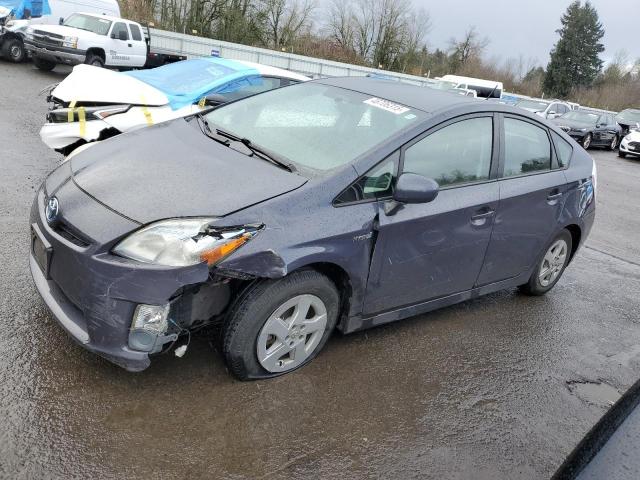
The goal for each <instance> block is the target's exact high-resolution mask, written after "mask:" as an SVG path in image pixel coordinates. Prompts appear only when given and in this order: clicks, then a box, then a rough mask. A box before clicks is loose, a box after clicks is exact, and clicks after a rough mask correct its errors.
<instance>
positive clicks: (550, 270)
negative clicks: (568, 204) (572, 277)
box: [520, 230, 573, 295]
mask: <svg viewBox="0 0 640 480" xmlns="http://www.w3.org/2000/svg"><path fill="white" fill-rule="evenodd" d="M572 242H573V241H572V237H571V234H570V233H569V231H568V230H563V231H562V232H560V233H559V234H558V236H557V237H556V238H554V239H553V241H552V242H551V243H550V244H549V246H548V247H547V249H546V250H545V254H544V256H543V257H542V260H540V262H539V263H538V266H537V267H536V269H535V270H534V272H533V273H532V274H531V277H530V278H529V281H528V282H527V283H525V284H524V285H521V286H520V290H521V291H522V292H523V293H525V294H527V295H544V294H545V293H547V292H548V291H549V290H551V289H552V288H553V287H554V285H555V284H556V283H558V280H560V277H561V276H562V274H563V272H564V270H565V268H567V264H568V263H569V258H570V257H571V248H572Z"/></svg>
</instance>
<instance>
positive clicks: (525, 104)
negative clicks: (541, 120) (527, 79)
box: [517, 100, 549, 112]
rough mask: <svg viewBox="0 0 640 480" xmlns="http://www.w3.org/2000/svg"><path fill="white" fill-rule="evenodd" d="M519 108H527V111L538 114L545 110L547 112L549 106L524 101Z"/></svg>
mask: <svg viewBox="0 0 640 480" xmlns="http://www.w3.org/2000/svg"><path fill="white" fill-rule="evenodd" d="M517 106H518V107H520V108H527V109H531V110H535V111H536V112H541V111H543V110H546V109H547V107H548V106H549V104H548V103H546V102H534V101H532V100H523V101H522V102H519V103H518V104H517Z"/></svg>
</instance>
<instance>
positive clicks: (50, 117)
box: [47, 105, 131, 123]
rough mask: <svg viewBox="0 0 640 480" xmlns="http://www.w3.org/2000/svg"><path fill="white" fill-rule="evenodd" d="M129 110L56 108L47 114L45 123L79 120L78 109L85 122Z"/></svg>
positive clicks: (121, 107) (109, 107) (125, 107)
mask: <svg viewBox="0 0 640 480" xmlns="http://www.w3.org/2000/svg"><path fill="white" fill-rule="evenodd" d="M130 108H131V105H107V106H100V107H76V108H73V109H71V108H57V109H55V110H51V111H50V112H49V113H47V121H49V122H50V123H67V122H69V121H72V122H76V121H79V120H80V109H82V110H83V111H84V116H85V119H87V120H104V119H105V118H107V117H110V116H111V115H117V114H119V113H125V112H127V111H128V110H129V109H130Z"/></svg>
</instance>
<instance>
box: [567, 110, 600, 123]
mask: <svg viewBox="0 0 640 480" xmlns="http://www.w3.org/2000/svg"><path fill="white" fill-rule="evenodd" d="M562 118H564V119H566V120H575V121H576V122H582V123H589V124H595V123H596V122H597V121H598V119H599V118H600V115H599V114H597V113H589V112H576V111H575V110H572V111H570V112H568V113H565V114H564V115H563V116H562Z"/></svg>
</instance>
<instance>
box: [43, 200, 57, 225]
mask: <svg viewBox="0 0 640 480" xmlns="http://www.w3.org/2000/svg"><path fill="white" fill-rule="evenodd" d="M58 213H60V206H59V204H58V199H57V198H56V197H51V198H50V199H49V201H48V202H47V207H46V208H45V209H44V214H45V217H47V222H49V223H54V222H55V221H56V220H57V219H58Z"/></svg>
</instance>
